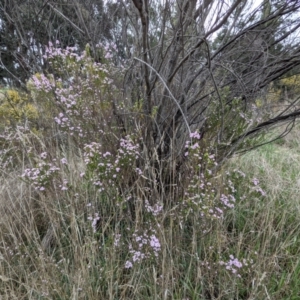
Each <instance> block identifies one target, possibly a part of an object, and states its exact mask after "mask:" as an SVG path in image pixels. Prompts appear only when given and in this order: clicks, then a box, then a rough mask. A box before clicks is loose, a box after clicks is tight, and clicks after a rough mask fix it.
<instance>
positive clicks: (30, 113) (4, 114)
mask: <svg viewBox="0 0 300 300" xmlns="http://www.w3.org/2000/svg"><path fill="white" fill-rule="evenodd" d="M37 118H38V110H37V108H36V107H35V105H34V104H32V103H31V101H30V98H29V97H28V95H26V94H24V93H21V92H18V91H17V90H10V89H8V90H2V91H1V92H0V119H1V125H2V126H4V125H16V124H17V123H19V122H20V121H25V120H28V121H34V120H36V119H37Z"/></svg>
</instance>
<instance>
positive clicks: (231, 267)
mask: <svg viewBox="0 0 300 300" xmlns="http://www.w3.org/2000/svg"><path fill="white" fill-rule="evenodd" d="M219 264H220V265H221V266H224V267H225V269H226V270H228V271H230V272H231V273H232V274H233V275H236V276H237V277H241V275H240V271H241V269H242V268H243V267H245V268H248V267H250V266H251V265H252V264H253V260H252V259H251V260H250V261H248V260H247V259H243V260H242V261H239V260H238V259H237V258H236V257H234V256H233V255H229V260H227V261H223V260H221V261H220V262H219Z"/></svg>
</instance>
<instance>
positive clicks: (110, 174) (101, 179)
mask: <svg viewBox="0 0 300 300" xmlns="http://www.w3.org/2000/svg"><path fill="white" fill-rule="evenodd" d="M138 149H139V145H137V144H134V142H133V141H132V140H131V138H130V137H129V136H127V137H125V138H124V139H120V144H119V149H117V151H116V153H115V154H113V153H111V152H109V151H104V150H103V146H102V144H100V143H96V142H93V143H90V144H87V145H85V147H84V162H85V164H86V166H87V170H88V171H90V172H91V173H92V174H93V176H92V182H93V184H94V185H95V186H97V187H99V191H103V190H104V189H105V188H104V183H108V184H109V185H112V186H113V185H114V184H115V182H117V181H118V179H121V178H122V176H123V172H122V171H124V170H126V169H128V168H131V170H134V171H135V172H136V173H138V174H140V173H141V172H142V171H141V170H140V169H138V168H134V166H135V161H136V159H137V158H138V156H139V152H138Z"/></svg>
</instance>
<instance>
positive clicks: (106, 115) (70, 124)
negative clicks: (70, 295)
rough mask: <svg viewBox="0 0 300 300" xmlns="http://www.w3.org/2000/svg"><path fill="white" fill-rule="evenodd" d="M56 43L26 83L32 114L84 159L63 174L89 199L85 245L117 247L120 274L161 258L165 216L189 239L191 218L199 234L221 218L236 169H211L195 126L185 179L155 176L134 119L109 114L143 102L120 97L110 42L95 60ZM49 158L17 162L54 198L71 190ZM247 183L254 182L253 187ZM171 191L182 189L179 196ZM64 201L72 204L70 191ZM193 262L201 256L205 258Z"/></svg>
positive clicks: (59, 164) (230, 268) (233, 270)
mask: <svg viewBox="0 0 300 300" xmlns="http://www.w3.org/2000/svg"><path fill="white" fill-rule="evenodd" d="M58 45H59V44H58V43H57V44H56V46H54V45H53V44H51V43H49V45H48V48H47V54H46V57H45V59H47V60H48V61H49V64H50V66H51V68H50V70H51V71H52V74H51V73H49V74H47V75H46V74H35V75H34V76H33V77H32V78H31V79H30V81H29V82H28V84H27V87H28V88H29V90H30V91H31V94H32V97H33V98H34V100H35V102H36V105H37V107H38V108H39V110H40V114H43V115H44V116H46V118H47V120H48V122H52V123H55V126H56V128H57V132H58V133H59V134H63V135H64V136H66V137H67V138H68V139H67V140H68V143H70V145H76V147H75V148H76V155H78V156H79V157H80V159H82V162H83V166H81V170H80V172H79V171H78V172H76V174H72V177H73V179H72V180H73V181H74V180H75V181H76V180H77V181H78V182H80V184H78V185H79V186H84V188H86V189H87V191H86V197H87V198H89V197H90V198H91V200H90V199H88V200H87V201H88V202H89V204H88V205H85V206H82V209H83V210H84V211H83V212H80V214H81V213H82V215H83V216H84V217H83V218H84V219H85V221H86V220H88V224H89V229H86V232H87V233H88V235H89V236H90V239H93V242H92V244H97V245H99V242H100V240H101V243H103V245H102V246H100V245H99V246H98V248H97V251H99V252H101V251H102V252H101V253H103V251H105V249H104V248H105V247H108V246H109V247H113V248H114V249H115V251H118V252H119V253H121V257H122V258H124V264H123V267H124V268H125V269H126V270H127V272H129V269H131V268H134V266H135V265H136V264H139V265H142V264H144V263H145V264H147V263H150V264H153V265H155V264H156V263H157V262H158V261H159V260H160V259H161V257H162V255H161V254H162V252H163V251H162V249H163V247H164V246H165V245H164V244H163V241H164V240H165V239H166V237H163V235H162V228H163V226H168V225H166V223H167V221H170V224H171V223H172V222H173V221H174V220H179V227H181V230H182V232H183V233H182V234H183V235H184V236H185V239H187V241H188V242H189V243H190V242H191V239H190V237H189V236H188V234H189V233H184V230H185V228H186V226H185V225H186V224H188V223H189V222H190V221H191V219H193V218H196V219H197V224H198V223H199V224H200V228H201V230H202V232H201V233H199V234H207V233H208V232H209V231H210V230H211V228H212V226H215V225H216V224H219V223H220V222H222V221H223V220H224V218H225V215H226V212H227V211H229V210H232V209H234V208H235V205H236V202H237V201H238V200H239V199H238V198H236V190H235V185H234V184H235V178H237V176H240V174H238V172H237V173H236V174H235V173H234V174H232V173H226V174H224V175H223V176H220V175H219V173H218V171H217V170H218V163H217V159H216V156H215V155H214V154H212V153H211V151H210V150H211V149H210V148H209V147H208V146H207V145H206V146H205V143H203V141H202V138H203V137H202V136H201V135H200V133H198V132H197V131H195V132H192V133H191V135H190V136H189V139H188V141H187V142H186V145H185V151H184V162H185V164H186V171H185V176H186V177H185V178H184V179H183V180H182V182H181V183H180V184H181V185H180V187H179V185H178V186H177V185H176V184H172V182H171V184H169V185H168V184H166V183H165V182H163V179H162V178H160V176H161V174H160V173H159V172H160V170H159V163H160V162H159V161H158V159H157V158H156V157H155V155H156V153H155V151H156V150H154V151H153V153H154V154H153V155H152V156H151V155H149V153H150V152H148V154H145V153H146V152H147V151H146V150H145V145H144V143H143V139H142V138H141V136H143V135H142V134H141V124H140V123H139V122H140V121H142V116H140V117H137V119H136V120H135V119H134V118H132V117H131V116H129V117H128V119H127V120H126V122H122V121H120V118H119V117H118V116H119V114H126V113H128V114H129V113H130V112H132V113H134V114H139V113H141V111H142V110H141V107H142V105H137V103H130V102H128V103H127V101H126V99H123V98H122V97H120V90H119V89H117V87H116V86H117V85H118V78H117V76H116V75H121V74H122V72H123V68H122V67H119V68H116V67H115V65H114V64H113V60H114V54H113V53H114V46H113V45H108V46H101V45H99V47H98V50H99V51H100V52H102V56H103V61H102V62H101V63H99V62H95V61H94V60H93V58H92V56H91V54H90V49H89V47H88V46H87V48H86V50H85V51H84V52H83V53H79V52H78V50H77V49H76V48H74V47H73V48H70V47H69V48H66V49H61V48H59V47H58ZM120 99H121V100H120ZM140 102H141V103H142V99H141V101H140ZM139 118H140V119H139ZM137 120H138V121H137ZM244 121H245V122H244V123H243V124H242V125H241V126H246V125H245V124H246V123H247V120H246V117H245V120H244ZM70 145H69V146H70ZM47 151H48V150H47ZM55 155H56V156H55ZM55 155H54V154H53V153H50V151H49V153H48V152H43V153H41V154H40V155H39V156H38V157H35V158H34V161H35V162H36V165H35V166H34V167H30V168H27V169H25V170H24V173H23V175H22V177H23V178H24V179H25V180H27V181H28V182H30V183H31V184H32V186H33V188H34V189H35V190H36V191H39V192H42V193H45V192H47V191H50V192H51V191H55V193H56V195H57V193H58V192H60V195H62V197H64V195H65V197H66V198H67V197H70V199H72V195H73V193H74V192H76V188H75V187H73V185H72V184H71V183H70V180H69V178H68V177H67V176H66V174H69V173H68V172H67V171H68V170H69V167H70V165H69V162H68V160H67V159H66V156H65V155H64V154H63V153H61V150H58V151H57V152H56V154H55ZM175 164H176V163H175ZM168 171H169V170H166V172H168ZM256 183H257V182H256V181H255V182H254V187H253V188H254V189H255V191H256V192H260V193H262V192H261V191H260V190H259V188H258V184H257V185H255V184H256ZM166 187H167V188H168V189H169V190H168V191H167V188H166ZM73 189H75V190H74V191H73ZM176 189H178V190H179V189H181V190H182V191H183V192H182V193H181V195H183V196H182V198H179V197H178V196H177V194H176V193H175V190H176ZM172 193H173V194H172ZM179 194H180V193H178V195H179ZM173 195H174V199H172V201H170V202H168V201H167V200H166V198H168V200H169V198H172V197H173ZM73 198H74V199H75V200H74V202H76V203H77V201H78V199H79V198H80V197H79V192H76V195H73ZM68 199H69V198H68ZM90 201H91V202H90ZM91 203H93V204H91ZM111 207H113V209H112V208H111ZM123 214H127V216H128V220H124V219H125V218H124V216H123V217H122V218H121V219H120V220H119V219H118V216H120V215H123ZM218 222H219V223H218ZM120 224H122V225H120ZM182 224H183V225H182ZM176 226H177V225H176ZM176 226H175V227H174V228H178V227H176ZM170 228H171V229H170V231H172V230H173V229H172V227H170ZM176 230H177V229H176ZM193 243H194V244H195V243H197V242H195V241H193ZM189 250H190V249H189ZM220 257H221V255H217V256H215V257H213V258H212V261H213V264H214V266H216V265H218V266H219V267H220V266H221V267H222V268H223V269H224V270H225V271H226V272H229V273H230V274H236V275H238V276H240V274H242V273H241V272H240V271H241V270H242V267H243V266H245V265H246V264H245V261H244V260H243V258H241V261H239V260H237V259H236V258H234V257H233V256H232V257H231V256H230V259H229V260H228V261H226V260H220ZM201 259H203V261H202V263H205V258H201ZM90 265H91V264H89V266H90ZM101 268H103V266H101Z"/></svg>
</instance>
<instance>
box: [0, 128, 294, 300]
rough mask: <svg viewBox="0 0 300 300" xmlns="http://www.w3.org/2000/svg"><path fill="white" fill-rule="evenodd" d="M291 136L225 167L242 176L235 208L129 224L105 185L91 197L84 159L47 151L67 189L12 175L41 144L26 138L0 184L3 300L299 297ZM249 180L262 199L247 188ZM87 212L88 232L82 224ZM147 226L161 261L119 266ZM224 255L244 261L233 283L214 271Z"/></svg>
mask: <svg viewBox="0 0 300 300" xmlns="http://www.w3.org/2000/svg"><path fill="white" fill-rule="evenodd" d="M299 132H300V131H298V130H297V131H295V132H294V133H292V134H291V135H290V136H288V137H287V138H285V139H282V140H280V141H279V142H277V143H276V144H272V145H266V146H264V147H262V148H260V149H258V150H256V151H253V152H250V153H248V154H246V155H244V156H242V157H239V158H236V159H233V160H232V161H231V162H230V164H229V166H227V168H228V169H234V168H235V169H237V168H238V169H239V170H241V171H243V172H244V173H245V174H246V178H245V179H243V180H242V179H241V178H233V179H232V180H234V183H235V185H236V188H237V190H236V192H235V197H236V199H237V203H236V206H235V208H234V209H232V210H230V211H228V212H227V214H226V216H225V218H224V219H219V220H211V221H209V222H207V221H206V222H205V224H204V222H203V219H202V218H201V217H200V214H199V211H191V210H190V211H189V213H183V212H182V211H180V210H179V208H178V207H176V205H175V206H173V207H165V209H164V211H163V214H161V215H159V216H157V217H156V218H154V219H153V216H152V217H150V216H149V214H146V213H143V212H142V211H139V212H138V213H137V215H139V216H140V218H139V219H134V218H133V219H132V218H131V217H130V216H129V215H128V210H127V209H124V207H123V206H122V205H118V203H119V202H118V201H117V200H113V197H114V194H115V192H114V190H113V188H112V189H111V191H110V193H108V194H107V195H106V196H103V195H99V193H97V192H96V189H95V187H94V186H92V185H90V184H89V182H88V181H87V180H85V179H84V178H82V177H80V173H81V172H82V171H83V170H84V168H85V166H84V162H83V157H82V156H81V155H80V153H79V152H78V151H76V152H75V151H73V150H72V149H73V148H72V147H71V146H70V145H69V147H55V146H53V148H49V147H48V151H49V152H51V155H52V156H53V157H66V158H67V159H68V167H65V166H62V165H61V172H60V173H59V175H58V177H59V178H58V179H57V180H63V179H66V178H67V179H68V181H69V184H70V189H69V190H68V192H64V191H61V190H60V189H58V188H51V189H49V190H47V191H46V192H37V191H35V190H34V189H33V187H32V186H30V185H28V184H27V183H26V182H24V181H22V180H21V179H20V175H21V174H22V173H23V171H24V168H25V166H26V167H28V166H29V165H32V166H33V165H34V164H35V161H34V158H33V157H36V155H34V154H38V153H40V152H41V150H43V149H42V148H43V147H42V146H41V143H40V144H39V143H38V142H37V141H36V140H35V139H31V138H29V136H28V135H26V134H24V136H22V141H23V142H22V146H20V144H17V146H18V147H19V152H16V153H17V155H18V156H17V157H16V160H15V164H14V169H10V171H8V170H3V171H2V173H1V179H0V180H1V186H0V203H1V207H0V210H1V223H0V229H1V230H0V234H1V239H0V241H1V242H0V253H1V257H0V274H1V277H0V295H1V299H89V300H92V299H203V300H204V299H228V300H232V299H272V300H273V299H275V300H276V299H278V300H281V299H299V297H300V294H299V293H300V292H299V291H300V284H299V281H298V278H299V275H300V258H299V257H300V255H299V254H300V253H299V252H300V250H299V249H300V247H299V246H300V235H299V233H300V200H299V190H300V181H299V174H300V166H299V164H298V163H297V162H298V161H299V158H300V157H299V156H300V154H299V153H298V151H299V143H298V142H297V139H298V135H299ZM20 134H21V133H20ZM42 144H43V142H42ZM44 144H46V142H45V143H44ZM26 147H28V148H31V149H33V150H32V151H33V153H31V154H28V152H26V151H25V150H26ZM254 177H256V178H258V179H259V180H260V183H261V184H260V186H261V187H262V189H263V190H264V191H265V192H266V196H261V195H260V193H259V192H256V191H254V190H253V188H254V186H253V184H252V183H251V180H252V179H253V178H254ZM139 184H140V185H142V181H140V183H139ZM139 188H140V190H142V187H141V186H140V187H139ZM89 203H91V206H89ZM120 203H121V202H120ZM134 205H135V211H137V210H139V209H140V204H139V203H138V202H136V203H135V204H134ZM95 213H99V215H100V217H101V218H100V222H99V224H98V227H97V228H98V230H97V232H96V233H94V232H93V228H92V226H91V220H89V217H93V216H94V214H95ZM151 218H152V219H151ZM150 221H151V222H150ZM153 224H154V225H153ZM149 226H156V229H157V236H158V237H159V240H160V242H161V251H160V253H159V257H158V258H155V259H154V258H153V257H152V258H149V259H147V260H144V261H143V262H142V263H140V264H136V265H135V266H134V267H133V268H132V269H125V268H124V265H125V262H126V260H127V259H128V258H129V252H128V247H127V245H128V242H129V240H130V239H131V236H130V234H132V230H134V229H137V230H140V231H142V232H143V231H145V230H148V229H149ZM129 227H130V228H132V230H131V231H130V232H129V231H127V228H129ZM116 234H120V235H121V241H120V243H121V246H119V247H117V246H115V245H114V240H115V237H116ZM231 254H232V255H234V256H235V257H237V258H239V260H240V261H242V260H243V259H244V260H245V262H246V261H247V262H248V266H245V265H244V266H243V268H242V269H241V271H240V278H239V277H237V276H235V275H234V274H232V272H230V270H226V269H225V268H224V266H222V265H220V261H222V260H223V261H228V259H229V255H231Z"/></svg>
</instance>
